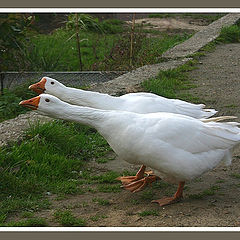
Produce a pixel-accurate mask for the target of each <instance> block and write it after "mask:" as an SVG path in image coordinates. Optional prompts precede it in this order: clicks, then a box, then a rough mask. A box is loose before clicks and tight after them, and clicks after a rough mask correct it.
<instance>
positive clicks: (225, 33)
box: [216, 25, 240, 43]
mask: <svg viewBox="0 0 240 240" xmlns="http://www.w3.org/2000/svg"><path fill="white" fill-rule="evenodd" d="M216 41H217V42H222V43H239V42H240V26H238V25H232V26H228V27H223V28H222V30H221V33H220V35H219V37H218V38H217V39H216Z"/></svg>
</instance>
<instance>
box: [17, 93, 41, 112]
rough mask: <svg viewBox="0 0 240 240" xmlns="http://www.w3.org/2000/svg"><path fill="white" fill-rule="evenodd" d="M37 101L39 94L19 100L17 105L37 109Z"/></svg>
mask: <svg viewBox="0 0 240 240" xmlns="http://www.w3.org/2000/svg"><path fill="white" fill-rule="evenodd" d="M39 101H40V96H37V97H34V98H31V99H28V100H24V101H21V102H20V103H19V105H21V106H23V107H27V108H30V109H32V110H37V108H38V104H39Z"/></svg>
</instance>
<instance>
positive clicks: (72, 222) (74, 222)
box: [54, 210, 86, 227]
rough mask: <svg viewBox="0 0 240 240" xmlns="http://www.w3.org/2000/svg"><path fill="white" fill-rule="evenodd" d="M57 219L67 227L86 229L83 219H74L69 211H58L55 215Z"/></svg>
mask: <svg viewBox="0 0 240 240" xmlns="http://www.w3.org/2000/svg"><path fill="white" fill-rule="evenodd" d="M54 217H55V219H56V220H57V221H58V222H59V223H60V224H61V225H63V226H65V227H84V226H86V221H85V220H84V219H82V218H77V217H74V216H73V214H72V212H71V211H69V210H57V211H56V212H55V213H54Z"/></svg>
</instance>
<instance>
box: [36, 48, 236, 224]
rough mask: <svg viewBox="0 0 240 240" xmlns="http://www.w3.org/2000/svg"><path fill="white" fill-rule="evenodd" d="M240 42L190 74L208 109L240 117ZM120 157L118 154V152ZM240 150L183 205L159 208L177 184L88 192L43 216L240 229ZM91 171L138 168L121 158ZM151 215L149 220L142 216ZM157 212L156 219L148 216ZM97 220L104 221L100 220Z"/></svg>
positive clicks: (191, 188) (193, 185) (189, 190)
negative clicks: (61, 212) (63, 213)
mask: <svg viewBox="0 0 240 240" xmlns="http://www.w3.org/2000/svg"><path fill="white" fill-rule="evenodd" d="M239 56H240V44H226V45H219V46H217V48H216V50H215V51H214V52H212V53H209V54H207V55H206V56H205V57H202V58H201V60H200V63H199V64H198V66H197V67H198V68H197V69H196V70H193V71H192V72H190V73H189V75H190V76H191V77H192V78H193V79H195V83H196V84H197V85H198V86H199V87H197V88H195V89H192V90H191V91H190V92H191V93H192V94H194V95H196V96H198V97H200V99H202V101H203V102H205V103H206V104H207V106H208V107H214V108H216V109H218V110H219V113H220V114H221V115H222V114H223V115H227V114H232V115H236V116H238V117H240V116H239V115H240V107H239V102H240V96H239V92H240V91H239V90H240V81H239V76H240V71H239V62H240V57H239ZM113 156H114V154H113ZM239 161H240V148H237V149H236V151H235V153H234V158H233V163H232V165H231V166H230V167H228V168H226V167H224V166H219V167H217V168H216V169H214V170H213V171H211V172H209V173H206V174H204V175H203V176H202V177H201V178H199V179H196V180H195V181H193V182H188V183H187V185H186V189H185V191H184V199H183V201H182V202H179V203H176V204H173V205H169V206H165V207H159V206H158V205H155V204H152V203H150V202H151V200H152V199H158V198H161V197H162V196H164V195H171V194H173V193H174V192H175V190H176V186H173V185H166V184H164V183H161V182H159V184H158V185H156V184H155V185H153V186H152V187H147V188H146V189H144V190H143V191H142V192H138V193H135V194H133V193H130V192H128V191H125V190H122V191H121V192H120V193H100V192H95V193H85V194H83V195H79V196H71V197H69V198H67V199H64V200H60V201H56V200H54V196H51V197H50V198H51V200H52V202H53V207H52V208H51V210H47V211H42V212H40V213H39V214H38V215H39V216H41V217H46V218H47V219H48V221H49V223H50V224H52V225H53V226H56V222H54V221H53V220H52V219H53V218H52V214H53V212H54V211H55V209H57V208H61V209H62V208H67V209H70V210H71V211H72V212H73V213H74V214H75V215H76V216H79V217H83V218H85V219H87V226H141V227H144V226H151V227H154V226H156V227H161V226H165V227H169V226H175V227H176V226H186V227H188V226H199V227H205V226H212V227H213V226H214V227H216V226H223V227H225V226H240V201H239V199H240V164H239ZM89 167H90V168H92V169H94V171H95V172H96V173H97V174H99V173H103V172H106V171H109V170H114V171H119V172H122V171H123V170H124V169H125V170H130V171H133V170H136V169H137V167H136V166H131V165H130V164H127V163H126V162H123V161H121V160H120V159H117V158H116V159H115V160H112V161H109V162H108V163H106V164H97V163H96V162H92V163H90V164H89ZM94 198H102V199H107V200H109V202H110V205H107V206H101V205H99V204H97V203H96V202H94V201H92V199H94ZM144 212H145V213H146V216H143V214H141V213H144ZM147 214H152V215H147ZM95 216H105V217H104V218H101V217H100V220H98V221H96V218H94V217H95Z"/></svg>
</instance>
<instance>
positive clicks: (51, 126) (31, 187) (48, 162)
mask: <svg viewBox="0 0 240 240" xmlns="http://www.w3.org/2000/svg"><path fill="white" fill-rule="evenodd" d="M109 151H110V147H109V146H108V144H107V142H106V141H105V140H104V139H103V138H102V137H101V136H100V135H99V134H98V133H97V132H96V131H95V130H94V129H92V128H89V127H86V126H83V125H80V124H74V123H66V122H63V121H54V122H49V123H45V124H37V125H35V126H32V127H31V128H30V129H29V130H28V131H27V132H26V133H25V137H24V140H23V141H22V142H21V143H11V144H9V146H7V147H3V148H1V151H0V169H1V186H0V223H1V224H2V225H6V224H7V223H8V224H9V221H10V222H11V219H12V218H14V217H16V216H18V217H19V216H21V214H23V213H24V212H29V213H35V212H37V211H39V210H41V209H47V208H49V207H50V205H51V202H49V200H48V198H47V196H49V195H55V197H56V198H59V197H61V198H63V197H64V196H65V195H74V194H84V193H85V192H88V191H91V188H90V185H89V184H91V183H94V184H95V185H97V186H96V188H97V189H98V190H96V191H108V189H109V187H110V189H112V188H114V186H115V185H114V184H113V186H108V185H107V184H111V183H115V180H114V179H115V178H116V177H117V176H118V174H116V173H114V172H108V173H106V174H103V175H99V176H95V174H94V175H92V172H91V169H88V168H86V163H87V162H89V160H91V159H93V158H96V159H97V158H102V157H103V156H105V155H106V153H108V152H109ZM115 188H116V187H115ZM118 188H119V186H118ZM119 190H120V189H119ZM32 215H33V214H32ZM31 219H33V218H32V216H31V218H30V220H31ZM22 220H23V219H21V218H20V222H21V221H22ZM11 224H12V225H14V224H16V222H15V223H14V222H12V223H11ZM22 224H23V225H24V224H25V222H22ZM36 224H37V223H36ZM42 224H43V223H42Z"/></svg>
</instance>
